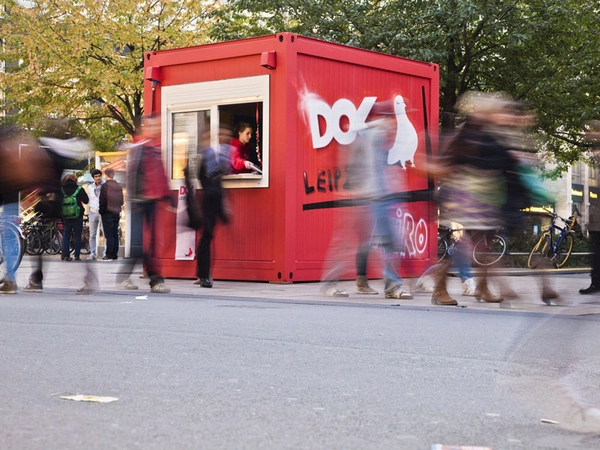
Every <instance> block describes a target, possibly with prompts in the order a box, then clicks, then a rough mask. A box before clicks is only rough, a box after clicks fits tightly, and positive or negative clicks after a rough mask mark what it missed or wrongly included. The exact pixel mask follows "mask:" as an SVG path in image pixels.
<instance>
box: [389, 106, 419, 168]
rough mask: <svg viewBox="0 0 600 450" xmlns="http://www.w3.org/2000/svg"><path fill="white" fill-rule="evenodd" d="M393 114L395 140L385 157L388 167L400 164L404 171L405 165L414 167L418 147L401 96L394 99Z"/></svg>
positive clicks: (414, 132)
mask: <svg viewBox="0 0 600 450" xmlns="http://www.w3.org/2000/svg"><path fill="white" fill-rule="evenodd" d="M394 112H395V113H396V139H395V140H394V145H392V148H390V150H389V152H388V157H387V163H388V165H390V166H391V165H394V164H398V163H399V164H400V165H402V167H403V168H404V169H406V163H407V162H410V163H411V164H412V165H414V163H415V161H414V158H415V152H416V151H417V146H418V145H419V137H418V136H417V130H415V127H414V126H413V124H412V123H410V120H408V117H407V115H406V103H404V98H402V96H401V95H397V96H396V98H395V99H394Z"/></svg>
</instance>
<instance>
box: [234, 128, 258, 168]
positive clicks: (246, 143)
mask: <svg viewBox="0 0 600 450" xmlns="http://www.w3.org/2000/svg"><path fill="white" fill-rule="evenodd" d="M235 135H237V138H236V137H233V138H231V141H229V144H230V145H231V150H230V152H231V173H249V172H252V166H253V164H252V162H251V161H250V160H249V159H248V158H249V155H250V140H251V139H252V127H251V126H250V124H248V123H246V122H240V123H239V124H238V125H237V127H235Z"/></svg>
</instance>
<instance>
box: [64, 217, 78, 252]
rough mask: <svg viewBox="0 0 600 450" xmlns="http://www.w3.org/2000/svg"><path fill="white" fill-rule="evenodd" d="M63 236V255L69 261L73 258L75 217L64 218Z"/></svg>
mask: <svg viewBox="0 0 600 450" xmlns="http://www.w3.org/2000/svg"><path fill="white" fill-rule="evenodd" d="M62 222H63V237H62V249H63V254H62V257H63V259H64V260H65V261H69V260H70V258H71V245H70V241H71V234H72V233H73V229H74V228H75V224H74V220H73V219H63V221H62Z"/></svg>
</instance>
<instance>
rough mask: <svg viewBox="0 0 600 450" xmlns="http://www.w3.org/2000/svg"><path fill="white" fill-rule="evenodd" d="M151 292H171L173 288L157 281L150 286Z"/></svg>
mask: <svg viewBox="0 0 600 450" xmlns="http://www.w3.org/2000/svg"><path fill="white" fill-rule="evenodd" d="M150 292H154V293H156V294H168V293H169V292H171V289H169V288H168V287H167V286H165V285H164V283H156V284H155V285H154V286H152V287H151V288H150Z"/></svg>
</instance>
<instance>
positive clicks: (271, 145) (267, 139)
mask: <svg viewBox="0 0 600 450" xmlns="http://www.w3.org/2000/svg"><path fill="white" fill-rule="evenodd" d="M145 78H146V81H145V88H146V89H145V105H146V113H148V112H150V111H151V110H152V111H153V112H157V113H160V114H161V118H162V141H163V153H164V160H165V164H166V167H167V174H168V176H169V178H170V180H171V187H172V189H173V192H174V195H177V193H178V192H180V193H182V194H183V193H184V191H185V188H183V187H182V184H183V183H182V178H183V175H182V169H183V167H184V166H185V165H186V164H187V163H188V162H189V155H190V154H193V153H194V152H195V151H196V148H197V146H198V143H199V140H200V135H201V134H203V133H209V134H210V139H211V142H212V143H214V144H215V145H216V143H217V142H218V130H219V127H220V126H222V125H227V126H233V125H234V124H235V123H237V122H239V121H246V122H248V123H250V124H251V126H252V128H253V130H254V138H253V142H252V146H253V152H252V153H253V155H252V158H253V159H254V161H255V163H256V164H257V165H261V167H262V172H263V173H262V175H260V174H257V173H248V174H240V175H231V176H228V177H226V179H225V181H224V185H225V187H226V189H227V194H228V201H229V206H230V208H231V209H232V211H233V220H232V221H231V223H230V224H228V225H226V226H223V225H221V226H217V229H216V233H215V239H214V243H213V249H214V250H213V259H214V262H213V277H214V278H215V279H227V280H257V281H272V282H292V281H316V280H320V279H321V277H322V271H323V267H324V265H326V264H327V263H328V261H326V259H327V258H328V256H327V255H328V248H329V246H330V243H331V239H332V237H333V235H334V232H336V231H338V232H339V231H340V230H339V229H338V230H335V227H334V224H335V223H336V220H337V221H338V222H339V217H338V218H336V214H340V212H342V211H349V210H351V209H352V206H347V205H348V202H349V201H350V200H351V199H352V192H351V191H349V190H347V189H345V186H344V182H345V181H346V180H345V177H346V173H345V170H344V165H343V152H344V151H345V148H346V146H348V145H351V144H352V143H353V141H354V140H355V139H356V132H355V131H353V130H354V129H355V128H356V126H360V124H362V123H364V122H365V120H367V116H368V115H369V113H370V112H371V109H372V106H373V104H374V103H375V102H381V101H388V100H389V101H392V102H393V101H395V100H396V105H401V106H402V105H405V109H404V108H401V109H402V110H396V113H397V114H396V124H397V134H398V136H399V137H401V138H402V139H403V140H404V143H403V147H402V149H400V150H398V151H399V153H398V158H397V159H399V160H401V161H400V163H401V165H402V166H401V165H399V164H390V165H389V167H386V169H385V170H386V174H385V175H386V176H387V177H388V178H390V177H391V178H392V179H394V180H395V181H396V183H395V184H394V189H393V195H392V197H393V198H395V200H396V201H397V203H396V204H395V217H394V218H393V219H394V223H395V226H396V229H397V232H398V236H401V239H402V244H403V246H402V251H401V253H400V256H401V259H402V262H401V264H400V273H401V274H402V275H403V276H405V277H411V276H417V275H418V274H420V273H421V272H422V271H423V270H424V269H425V268H426V267H428V266H429V265H431V264H432V262H435V260H436V258H437V250H436V249H437V207H436V205H435V203H434V202H432V201H430V200H429V199H430V194H431V193H432V192H433V191H434V183H433V180H432V179H431V178H430V177H427V176H426V175H424V173H423V170H421V171H417V170H414V169H413V167H417V168H420V169H426V167H427V162H428V158H430V156H431V155H432V152H433V149H434V148H435V146H436V145H437V128H438V127H437V124H438V101H439V100H438V92H439V72H438V66H437V65H435V64H430V63H424V62H418V61H413V60H409V59H405V58H399V57H394V56H389V55H384V54H379V53H376V52H371V51H366V50H361V49H357V48H353V47H348V46H343V45H339V44H333V43H329V42H324V41H320V40H316V39H312V38H306V37H302V36H298V35H295V34H291V33H278V34H276V35H273V36H265V37H259V38H251V39H243V40H238V41H230V42H223V43H218V44H209V45H202V46H198V47H190V48H181V49H174V50H165V51H159V52H152V53H147V54H146V56H145ZM407 140H408V141H410V142H409V143H408V144H407V143H406V141H407ZM398 148H399V147H398ZM254 153H256V154H254ZM406 161H410V163H409V164H407V163H406ZM200 195H201V193H200ZM342 217H343V216H342ZM161 226H162V227H163V229H164V230H165V239H164V242H163V243H162V245H161V248H159V249H158V253H159V255H160V256H161V259H162V263H163V267H164V274H165V276H167V277H181V278H193V277H194V274H195V260H193V259H191V258H193V254H192V253H193V251H194V250H195V247H194V245H195V244H192V241H193V240H194V236H192V238H190V233H189V232H187V233H181V228H178V226H177V218H176V214H174V213H164V214H163V215H162V216H161ZM184 236H187V238H184ZM195 238H196V239H197V238H199V236H195ZM185 239H187V241H186V242H183V241H184V240H185ZM356 245H357V242H356V241H355V238H354V236H352V235H351V233H348V239H347V248H348V249H350V253H352V251H354V249H356ZM188 247H189V251H188V252H186V251H185V249H186V248H188ZM182 248H183V250H182ZM350 259H351V261H350V266H351V267H353V264H354V263H353V256H352V257H351V258H350ZM382 259H383V258H382V256H381V254H380V252H379V251H378V250H373V251H372V256H370V258H369V276H371V277H377V278H379V277H381V273H382V267H383V261H382ZM329 262H330V261H329ZM342 276H343V278H354V277H355V273H354V272H353V270H350V271H348V272H347V273H344V274H343V275H342Z"/></svg>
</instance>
